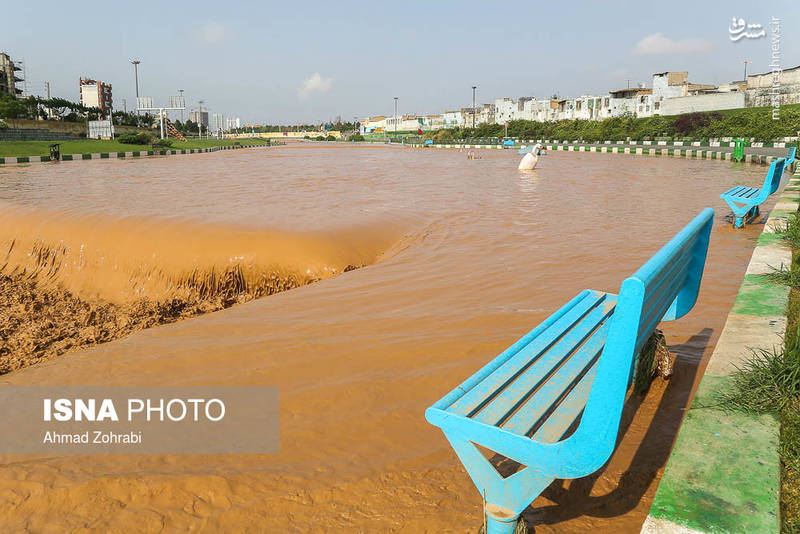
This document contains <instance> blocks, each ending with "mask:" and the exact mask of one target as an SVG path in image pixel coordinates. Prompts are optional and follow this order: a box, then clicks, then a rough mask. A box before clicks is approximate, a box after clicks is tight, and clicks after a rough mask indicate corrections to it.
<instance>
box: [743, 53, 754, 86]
mask: <svg viewBox="0 0 800 534" xmlns="http://www.w3.org/2000/svg"><path fill="white" fill-rule="evenodd" d="M742 63H744V84H745V85H747V64H748V63H752V61H747V60H746V59H745V60H744V61H742Z"/></svg>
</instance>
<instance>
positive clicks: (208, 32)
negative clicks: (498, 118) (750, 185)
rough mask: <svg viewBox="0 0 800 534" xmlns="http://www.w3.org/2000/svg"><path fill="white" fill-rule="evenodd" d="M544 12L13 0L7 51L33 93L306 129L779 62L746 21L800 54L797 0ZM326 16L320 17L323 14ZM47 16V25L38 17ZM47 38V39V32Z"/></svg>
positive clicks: (702, 77)
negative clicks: (102, 96)
mask: <svg viewBox="0 0 800 534" xmlns="http://www.w3.org/2000/svg"><path fill="white" fill-rule="evenodd" d="M641 6H642V4H641V3H636V2H620V3H616V2H615V3H611V2H606V1H586V2H575V3H572V4H569V5H565V4H560V5H557V6H532V5H531V4H529V3H519V2H512V3H508V4H503V5H496V4H487V3H479V2H458V3H456V2H436V3H423V2H408V3H404V4H403V5H402V6H395V5H388V4H387V5H381V4H378V3H374V2H373V3H366V2H348V3H336V4H333V3H325V2H317V3H307V4H303V5H302V6H298V5H296V4H284V3H281V4H263V3H255V2H240V3H237V4H235V5H233V6H231V7H230V8H226V9H221V8H220V7H219V4H214V3H210V2H192V3H189V2H176V3H171V4H170V5H169V7H168V8H164V7H161V5H160V4H157V3H152V4H151V3H145V4H143V5H142V4H139V5H136V6H135V7H133V8H128V7H126V8H124V9H123V8H116V7H114V5H113V4H108V3H107V2H102V3H101V2H94V1H91V2H83V3H82V4H81V9H75V6H74V5H67V4H62V3H52V4H51V3H44V2H30V3H12V4H9V5H7V6H4V8H3V12H4V18H6V19H7V20H9V21H18V22H19V23H18V24H6V25H4V31H3V35H2V36H0V50H2V51H5V52H8V53H9V54H10V55H11V56H12V58H13V59H14V60H24V63H25V70H26V72H25V78H26V81H25V83H26V88H27V92H28V93H29V94H38V95H44V93H45V89H44V85H45V82H49V83H50V93H51V95H52V96H57V97H63V98H67V99H70V100H73V101H77V100H78V79H79V78H80V77H89V78H93V79H98V80H102V81H104V82H107V83H111V84H113V89H114V107H115V109H117V110H122V108H123V106H122V100H123V99H125V100H126V101H127V108H128V110H131V109H133V107H134V102H135V84H134V73H133V66H132V65H131V64H130V60H132V59H139V60H141V64H140V65H139V86H140V91H139V92H140V95H142V96H152V97H153V98H154V101H155V102H156V103H159V104H161V105H166V103H168V100H169V96H172V95H177V94H178V90H179V88H180V89H184V90H185V93H184V94H185V96H186V100H187V106H188V108H189V109H193V110H194V109H197V102H198V100H201V99H202V100H204V101H205V104H204V105H203V109H204V111H205V110H210V111H211V112H212V113H221V114H224V115H225V116H226V117H231V118H233V117H241V120H242V122H243V123H253V122H256V123H269V124H278V123H281V124H294V123H310V122H320V121H326V120H330V119H333V118H335V117H336V116H341V117H342V118H343V120H351V119H352V118H353V117H354V116H358V117H363V116H365V115H379V114H380V115H391V114H392V113H393V112H394V99H393V97H395V96H397V97H398V98H399V101H398V113H401V114H410V113H418V114H427V113H441V112H442V111H445V110H447V109H454V108H460V107H468V106H471V104H472V89H471V86H472V85H476V86H477V95H478V96H477V101H478V102H479V103H481V102H485V103H490V102H493V101H494V99H495V98H501V97H513V98H518V97H520V96H536V97H538V98H547V97H549V96H550V95H552V94H555V93H558V94H559V95H560V96H562V97H564V96H571V97H576V96H580V95H582V94H604V93H606V92H608V91H609V90H613V89H620V88H625V87H626V86H627V84H628V83H630V85H631V86H635V85H637V84H638V83H641V82H644V83H647V84H648V85H649V83H650V79H651V77H652V74H653V73H654V72H660V71H667V70H671V71H689V76H690V79H691V80H692V81H694V82H697V83H712V84H720V83H726V82H730V81H733V80H738V79H742V76H743V66H744V65H743V63H742V62H743V61H744V60H747V61H749V62H750V63H749V64H748V66H747V68H748V73H750V74H755V73H759V72H765V71H768V70H770V68H769V61H770V41H769V39H768V38H762V39H742V40H739V41H737V42H732V41H731V39H730V37H729V32H728V27H729V25H730V22H731V20H732V18H733V17H736V18H741V19H745V20H747V22H749V23H759V24H762V25H763V26H764V27H765V28H766V27H767V25H768V24H769V21H770V18H771V17H772V16H775V17H779V18H781V19H782V20H783V21H784V24H783V32H782V36H781V48H782V50H783V54H782V61H783V62H784V64H783V65H782V67H783V68H791V67H794V66H797V64H800V54H798V53H797V52H798V51H800V32H797V31H795V30H794V27H793V24H792V21H793V20H797V19H798V16H800V5H799V4H798V3H797V2H796V1H790V0H785V1H776V2H770V3H766V2H761V3H755V2H744V1H738V0H734V1H731V2H728V3H726V4H724V6H720V5H716V4H711V3H698V2H672V3H670V4H668V5H666V4H665V5H664V6H660V7H659V6H653V8H652V9H641ZM312 13H313V16H309V14H312ZM29 21H35V23H36V28H35V32H33V31H32V30H31V25H30V24H31V23H30V22H29ZM34 35H35V36H34Z"/></svg>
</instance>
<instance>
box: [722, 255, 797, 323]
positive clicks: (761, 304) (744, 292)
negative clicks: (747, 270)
mask: <svg viewBox="0 0 800 534" xmlns="http://www.w3.org/2000/svg"><path fill="white" fill-rule="evenodd" d="M773 267H775V268H776V269H777V268H779V267H780V265H773ZM788 295H789V288H788V287H787V286H782V285H778V284H774V283H771V282H769V281H768V279H767V277H766V276H765V275H761V274H748V275H745V277H744V281H743V282H742V285H741V287H740V288H739V293H738V294H737V295H736V300H735V301H734V303H733V308H732V309H731V313H736V314H739V315H754V316H756V317H782V316H783V315H784V314H785V313H786V299H787V298H788Z"/></svg>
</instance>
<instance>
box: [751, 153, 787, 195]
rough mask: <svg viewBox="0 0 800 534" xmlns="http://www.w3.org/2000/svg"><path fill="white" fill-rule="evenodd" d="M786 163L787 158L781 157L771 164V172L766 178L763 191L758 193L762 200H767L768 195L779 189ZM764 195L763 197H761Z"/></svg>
mask: <svg viewBox="0 0 800 534" xmlns="http://www.w3.org/2000/svg"><path fill="white" fill-rule="evenodd" d="M785 164H786V160H785V159H784V158H779V159H776V160H775V161H773V162H772V165H770V166H769V172H768V173H767V177H766V179H765V180H764V187H762V188H761V193H759V195H758V198H759V200H760V202H764V201H765V200H767V197H768V196H770V195H771V194H772V193H774V192H775V191H777V190H778V186H780V185H781V178H783V167H784V165H785ZM762 196H763V198H761V197H762Z"/></svg>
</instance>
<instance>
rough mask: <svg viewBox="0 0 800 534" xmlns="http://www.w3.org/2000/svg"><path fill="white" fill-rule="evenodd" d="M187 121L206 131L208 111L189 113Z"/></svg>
mask: <svg viewBox="0 0 800 534" xmlns="http://www.w3.org/2000/svg"><path fill="white" fill-rule="evenodd" d="M189 120H190V121H192V122H194V123H195V124H199V125H201V126H202V127H203V128H206V129H208V111H190V112H189Z"/></svg>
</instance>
